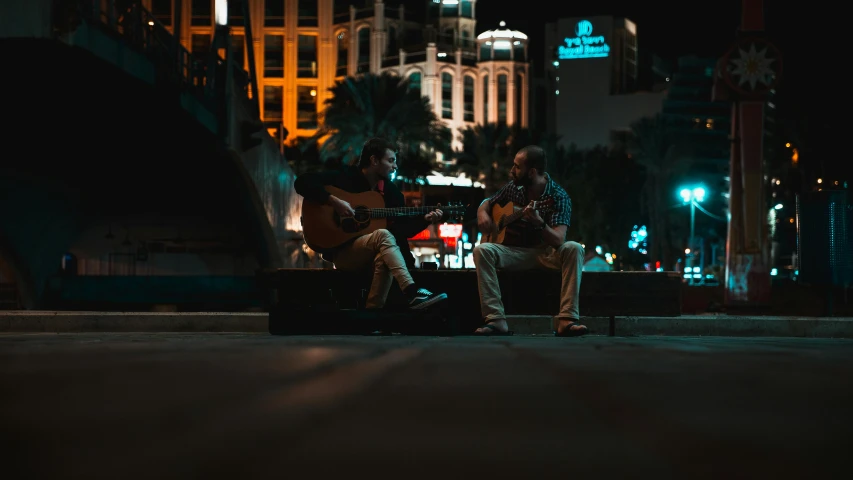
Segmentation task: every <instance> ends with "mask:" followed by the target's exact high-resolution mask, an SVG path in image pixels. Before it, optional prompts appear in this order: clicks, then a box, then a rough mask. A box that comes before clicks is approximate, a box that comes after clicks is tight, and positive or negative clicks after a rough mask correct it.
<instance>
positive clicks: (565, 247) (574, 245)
mask: <svg viewBox="0 0 853 480" xmlns="http://www.w3.org/2000/svg"><path fill="white" fill-rule="evenodd" d="M557 253H559V254H560V257H562V258H569V257H571V256H577V257H578V258H583V256H584V248H583V245H581V244H580V243H578V242H572V241H568V242H563V244H562V245H560V247H559V248H558V249H557Z"/></svg>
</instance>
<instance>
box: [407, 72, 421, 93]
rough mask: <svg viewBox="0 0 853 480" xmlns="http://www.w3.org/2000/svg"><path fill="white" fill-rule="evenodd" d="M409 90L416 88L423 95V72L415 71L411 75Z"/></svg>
mask: <svg viewBox="0 0 853 480" xmlns="http://www.w3.org/2000/svg"><path fill="white" fill-rule="evenodd" d="M409 90H414V91H415V92H417V93H418V95H419V96H421V72H414V73H412V74H411V75H409Z"/></svg>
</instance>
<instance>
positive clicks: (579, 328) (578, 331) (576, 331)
mask: <svg viewBox="0 0 853 480" xmlns="http://www.w3.org/2000/svg"><path fill="white" fill-rule="evenodd" d="M587 333H589V328H587V327H586V325H581V324H580V323H578V322H577V321H576V320H570V321H569V324H568V325H566V328H564V329H563V331H562V332H560V331H559V330H555V331H554V336H555V337H580V336H582V335H586V334H587Z"/></svg>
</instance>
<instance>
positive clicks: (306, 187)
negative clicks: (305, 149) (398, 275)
mask: <svg viewBox="0 0 853 480" xmlns="http://www.w3.org/2000/svg"><path fill="white" fill-rule="evenodd" d="M326 186H332V187H337V188H340V189H341V190H345V191H347V192H350V193H362V192H367V191H369V190H370V182H368V181H367V178H366V177H365V176H364V174H363V173H361V169H360V168H358V167H356V166H345V167H343V168H342V169H341V170H330V171H325V172H317V173H305V174H302V175H300V176H298V177H297V178H296V182H295V183H294V188H295V189H296V193H298V194H299V195H302V196H303V197H304V198H305V199H306V200H310V201H313V202H317V203H325V202H326V201H327V200H328V199H329V192H327V191H326V189H325V187H326ZM383 197H384V198H385V206H386V207H388V208H396V207H405V206H406V199H405V197H404V196H403V192H401V191H400V189H399V188H397V186H396V185H394V184H393V183H391V182H384V195H383ZM427 226H429V222H427V221H426V220H424V216H423V215H415V216H412V217H401V218H394V219H392V218H389V219H388V230H389V231H390V232H391V234H393V235H394V238H395V239H396V240H397V245H399V246H400V251H401V252H402V253H403V258H404V259H406V264H407V265H408V266H409V268H413V267H414V265H415V257H414V255H412V251H411V250H410V249H409V240H408V239H409V238H411V237H414V236H415V235H417V234H418V233H420V232H421V231H423V230H424V229H425V228H427ZM329 257H331V258H329ZM323 258H326V259H327V260H331V261H333V260H332V259H333V258H334V253H333V254H332V255H331V256H329V255H324V257H323Z"/></svg>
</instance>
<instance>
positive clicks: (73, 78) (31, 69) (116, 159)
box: [0, 39, 281, 308]
mask: <svg viewBox="0 0 853 480" xmlns="http://www.w3.org/2000/svg"><path fill="white" fill-rule="evenodd" d="M0 47H2V48H3V51H4V52H7V58H6V60H7V61H8V62H9V64H10V65H17V66H18V70H16V75H15V76H14V77H12V76H5V78H4V79H3V80H0V82H2V83H0V100H2V101H3V104H4V109H5V110H6V113H7V114H9V115H10V118H13V119H14V120H15V121H14V122H10V125H9V126H7V127H6V128H5V129H4V131H3V140H4V142H3V145H4V148H5V149H6V153H5V154H3V155H2V156H0V247H2V248H0V255H2V256H3V258H4V262H5V264H6V265H7V266H8V267H9V268H7V269H6V270H12V271H13V272H14V276H15V278H16V282H17V283H18V284H19V285H18V290H19V292H20V293H21V294H22V297H24V306H25V307H26V308H45V307H49V306H50V305H49V303H48V300H49V299H50V298H54V297H56V296H57V295H55V294H56V292H49V291H48V290H49V285H57V282H55V281H53V282H51V280H53V279H55V278H57V277H62V276H65V275H77V276H78V277H79V279H81V280H78V282H77V283H78V284H79V282H80V281H85V280H83V279H85V278H86V277H89V276H97V277H101V276H103V275H108V274H109V275H121V276H160V277H174V276H185V277H191V276H193V277H198V276H202V277H213V276H234V275H237V276H243V277H244V278H250V277H251V276H253V275H254V272H255V270H257V269H258V268H264V267H276V266H280V265H281V262H280V256H279V254H278V250H277V248H276V245H275V240H274V236H273V233H272V229H271V228H270V224H269V221H268V215H267V213H266V210H265V208H264V204H263V203H262V201H261V200H260V197H261V195H260V194H259V189H258V188H256V187H255V185H254V183H253V182H252V178H254V177H252V176H250V175H249V173H248V172H247V170H246V168H245V166H244V164H243V161H242V159H241V158H240V156H239V155H235V152H234V151H233V150H230V149H229V148H227V146H226V145H225V144H224V142H222V141H221V140H219V139H217V137H216V136H215V134H213V133H212V132H211V131H210V129H209V128H208V126H205V125H203V123H202V122H199V121H198V119H197V118H195V116H194V115H192V114H190V113H188V112H187V111H186V110H184V109H182V108H181V107H180V105H181V102H180V98H179V95H178V93H177V92H174V91H172V90H170V89H168V88H165V89H164V88H162V86H160V85H153V86H152V85H151V84H150V83H148V82H146V81H144V80H140V79H138V78H134V77H132V76H130V75H128V74H127V73H126V72H125V71H122V70H121V69H118V68H116V67H115V66H114V65H111V64H110V63H109V62H106V61H104V60H102V59H100V58H98V57H96V56H94V55H92V54H91V53H90V52H89V51H87V50H85V49H83V48H80V47H70V46H68V45H65V44H62V43H59V42H56V41H52V40H36V39H28V40H24V39H4V40H0ZM126 58H127V57H126ZM139 61H144V59H140V60H139ZM141 70H142V71H144V68H142V69H141ZM21 152H24V153H21ZM248 163H249V164H250V165H251V164H252V162H248ZM260 190H263V189H260ZM265 194H266V195H268V196H269V195H272V194H271V193H270V192H268V191H265ZM273 196H274V195H273ZM269 202H270V203H273V202H274V200H272V199H271V200H269ZM273 215H275V213H273ZM110 235H111V237H112V238H109V237H110ZM126 243H127V244H126ZM152 245H159V247H157V248H160V249H161V250H162V251H161V252H159V253H155V252H153V251H151V249H150V248H151V246H152ZM143 247H145V248H148V250H149V251H148V253H147V255H139V256H136V255H135V254H137V253H139V249H140V248H143ZM143 253H144V252H143ZM66 254H71V257H70V258H73V260H72V261H70V262H68V263H69V265H70V266H71V267H73V269H71V268H65V269H63V259H64V258H65V256H66ZM66 267H68V265H66ZM81 274H82V275H81ZM188 281H189V280H188ZM196 283H197V284H198V285H201V286H203V285H204V283H199V282H196ZM58 284H59V285H60V288H61V282H59V283H58ZM99 285H100V286H99V290H98V291H99V292H100V294H101V295H103V296H105V297H108V296H111V295H119V294H125V295H126V294H128V293H130V294H132V293H133V292H132V291H131V292H126V291H123V290H122V289H123V288H125V287H122V285H123V284H119V283H118V282H114V283H112V284H110V283H104V282H103V281H99ZM105 285H106V286H105ZM110 285H112V287H110ZM75 288H77V290H78V291H86V290H87V289H86V288H85V286H81V285H77V286H76V287H75ZM111 288H112V289H113V290H110V289H111ZM161 289H162V290H163V291H165V290H168V289H169V287H168V285H167V284H166V283H163V284H162V285H161ZM149 291H150V289H149ZM216 292H217V290H215V289H210V290H208V291H207V292H205V291H198V292H197V294H198V295H200V296H204V295H205V294H208V295H211V296H215V295H216V294H217V293H216ZM145 295H146V293H145V292H143V291H140V292H138V294H137V295H136V297H135V298H136V299H137V300H138V301H139V302H144V301H145V300H146V298H145Z"/></svg>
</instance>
